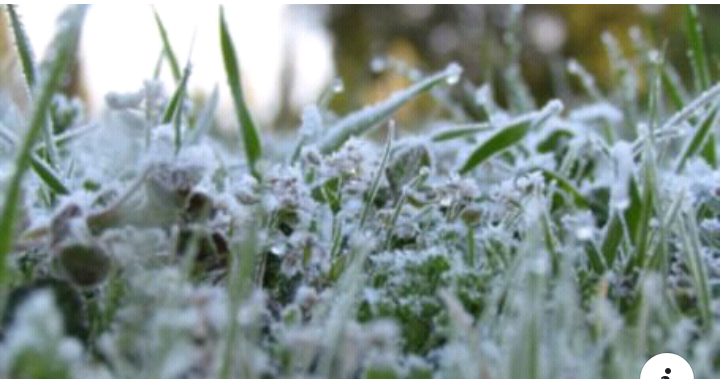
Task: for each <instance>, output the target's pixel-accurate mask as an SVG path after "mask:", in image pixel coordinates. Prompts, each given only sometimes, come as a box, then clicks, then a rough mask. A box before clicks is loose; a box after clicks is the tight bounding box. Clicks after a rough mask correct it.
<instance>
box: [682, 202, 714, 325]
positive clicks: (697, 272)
mask: <svg viewBox="0 0 720 379" xmlns="http://www.w3.org/2000/svg"><path fill="white" fill-rule="evenodd" d="M680 223H681V225H682V238H683V245H684V250H685V264H687V266H688V268H689V269H690V275H691V277H692V280H693V283H694V285H695V291H696V294H697V306H698V308H699V309H698V310H699V313H700V321H701V325H702V327H703V329H705V330H710V329H711V328H712V323H713V317H714V316H713V312H712V309H711V305H710V285H709V284H708V271H707V267H706V266H705V261H704V260H703V257H702V251H701V245H700V236H699V234H698V227H697V225H696V222H695V216H694V212H689V213H684V214H683V216H682V217H680Z"/></svg>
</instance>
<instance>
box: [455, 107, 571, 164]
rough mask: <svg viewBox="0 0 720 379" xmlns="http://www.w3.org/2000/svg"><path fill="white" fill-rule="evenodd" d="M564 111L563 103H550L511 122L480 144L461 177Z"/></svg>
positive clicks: (467, 162) (469, 158)
mask: <svg viewBox="0 0 720 379" xmlns="http://www.w3.org/2000/svg"><path fill="white" fill-rule="evenodd" d="M561 110H562V103H561V102H559V101H550V102H548V104H547V105H546V106H545V107H544V108H543V109H542V110H541V111H539V112H533V113H530V114H528V115H525V116H521V117H518V118H516V119H515V120H512V121H510V122H509V123H508V124H507V125H506V126H504V127H503V128H501V129H500V131H498V132H497V133H495V134H493V135H492V136H491V137H490V138H488V139H487V140H486V141H485V142H483V143H482V144H480V146H478V147H477V148H476V149H475V150H474V151H473V152H472V154H470V157H468V159H467V160H466V161H465V163H464V164H463V166H462V167H461V168H460V170H459V173H460V175H465V174H467V173H468V172H470V171H472V170H473V169H474V168H475V167H477V166H478V165H480V164H481V163H483V162H484V161H486V160H487V159H488V158H490V157H492V156H493V155H495V154H497V153H500V152H502V151H505V150H507V149H508V148H510V147H511V146H513V145H515V144H516V143H518V142H520V141H522V139H523V138H525V136H526V135H527V133H528V132H529V131H530V130H531V129H533V128H535V127H537V126H538V125H540V124H541V123H543V122H544V121H545V120H547V119H548V118H550V117H552V116H553V115H554V114H557V113H558V112H560V111H561Z"/></svg>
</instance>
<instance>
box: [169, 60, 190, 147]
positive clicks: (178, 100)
mask: <svg viewBox="0 0 720 379" xmlns="http://www.w3.org/2000/svg"><path fill="white" fill-rule="evenodd" d="M191 68H192V65H191V64H190V60H189V59H188V62H187V64H186V65H185V70H184V71H183V76H182V79H181V80H180V84H178V87H177V88H176V89H175V93H173V95H172V97H171V98H170V103H169V104H168V106H167V108H165V112H164V113H163V117H162V123H163V124H167V123H169V122H172V123H173V126H174V128H175V152H176V153H177V152H178V151H180V148H181V147H182V128H181V126H182V125H181V121H182V110H183V108H184V107H183V102H184V101H185V94H186V93H187V83H188V78H190V72H191V71H192V70H191Z"/></svg>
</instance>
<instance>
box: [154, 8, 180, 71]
mask: <svg viewBox="0 0 720 379" xmlns="http://www.w3.org/2000/svg"><path fill="white" fill-rule="evenodd" d="M152 11H153V16H155V23H156V24H157V27H158V31H159V32H160V38H161V39H162V43H163V49H164V50H165V57H167V60H168V62H169V63H170V69H171V70H172V75H173V78H175V81H176V82H178V81H180V64H179V63H178V59H177V56H176V55H175V52H173V49H172V46H171V45H170V39H169V38H168V35H167V31H166V30H165V25H163V23H162V20H161V19H160V15H159V14H158V13H157V9H155V7H154V6H153V7H152Z"/></svg>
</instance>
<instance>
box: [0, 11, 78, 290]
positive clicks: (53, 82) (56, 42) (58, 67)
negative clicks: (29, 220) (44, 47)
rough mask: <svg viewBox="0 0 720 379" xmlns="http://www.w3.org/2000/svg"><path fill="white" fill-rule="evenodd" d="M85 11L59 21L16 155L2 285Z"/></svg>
mask: <svg viewBox="0 0 720 379" xmlns="http://www.w3.org/2000/svg"><path fill="white" fill-rule="evenodd" d="M86 10H87V6H70V7H68V8H67V9H66V10H65V11H64V12H63V13H62V14H61V15H60V17H59V18H58V25H59V30H58V32H57V34H56V35H55V38H54V39H53V41H52V44H51V46H52V48H53V49H54V50H55V52H54V55H53V57H54V59H53V60H52V61H51V62H49V63H50V64H49V71H48V75H47V76H46V77H45V79H44V80H43V82H42V84H41V86H40V87H39V91H38V92H37V95H36V96H35V104H34V107H33V111H32V114H31V118H30V125H29V127H28V131H27V134H26V135H25V139H24V141H23V142H22V145H21V147H20V149H19V150H18V152H17V156H16V158H15V167H14V172H13V174H12V177H11V179H10V184H9V186H8V190H7V193H6V194H5V204H4V205H3V209H2V219H0V284H1V283H2V281H3V280H4V277H5V263H6V256H7V254H8V252H9V251H10V249H11V248H12V245H13V238H14V234H15V233H14V230H15V214H16V212H17V208H18V205H19V203H20V192H21V190H22V179H23V177H24V176H25V173H26V172H27V170H28V168H29V166H30V164H31V163H30V162H31V154H32V149H33V144H34V142H35V139H36V138H37V137H38V134H39V133H40V130H41V129H42V128H43V125H44V124H45V122H46V120H47V112H48V109H49V107H50V102H51V100H52V96H53V94H54V93H55V90H56V89H57V88H58V86H59V85H60V83H61V81H62V77H63V75H64V74H65V70H66V68H67V67H68V65H69V63H70V61H71V60H72V58H73V54H74V53H75V50H76V49H75V48H76V46H77V43H78V41H79V39H80V31H81V27H82V22H83V19H84V17H85V12H86Z"/></svg>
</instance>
